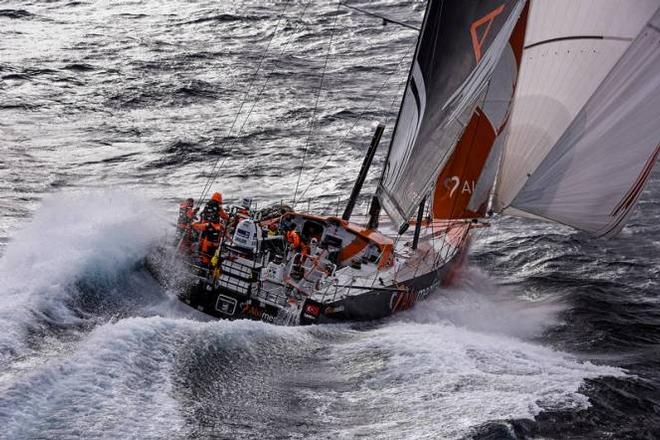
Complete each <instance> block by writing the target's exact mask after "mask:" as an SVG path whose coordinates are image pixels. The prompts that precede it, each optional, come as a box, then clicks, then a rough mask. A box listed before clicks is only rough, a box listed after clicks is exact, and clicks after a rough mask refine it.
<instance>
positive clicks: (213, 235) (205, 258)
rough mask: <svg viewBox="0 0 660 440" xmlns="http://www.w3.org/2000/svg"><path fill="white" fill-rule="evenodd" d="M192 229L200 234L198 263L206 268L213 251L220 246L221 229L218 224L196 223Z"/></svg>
mask: <svg viewBox="0 0 660 440" xmlns="http://www.w3.org/2000/svg"><path fill="white" fill-rule="evenodd" d="M192 227H193V228H194V229H195V230H197V231H199V232H200V236H199V262H200V263H201V264H202V265H204V266H208V265H209V263H210V262H211V258H212V257H213V255H214V254H215V251H216V250H217V249H218V246H220V239H221V238H222V232H223V227H222V225H221V224H220V223H213V222H198V223H193V225H192Z"/></svg>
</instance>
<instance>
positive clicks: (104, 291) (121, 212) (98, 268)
mask: <svg viewBox="0 0 660 440" xmlns="http://www.w3.org/2000/svg"><path fill="white" fill-rule="evenodd" d="M159 213H160V208H159V207H158V206H157V205H155V204H154V203H153V202H149V201H148V200H146V199H144V198H141V197H139V196H135V195H133V194H131V193H130V192H128V191H122V190H114V191H96V192H94V191H92V192H85V193H68V194H64V193H61V194H55V195H52V196H47V197H46V198H44V200H43V202H42V205H41V207H40V208H39V209H38V210H37V211H36V213H35V216H34V218H33V219H32V220H31V221H29V222H27V224H26V225H25V227H24V228H23V229H22V230H20V231H19V232H18V233H16V234H15V236H14V238H13V239H12V240H11V241H10V242H9V244H8V245H7V246H6V249H5V253H4V255H3V256H2V259H0V285H1V286H2V289H1V290H0V353H2V355H1V357H0V365H6V364H7V363H8V362H10V361H11V360H13V359H17V358H19V359H20V358H22V357H24V356H27V355H30V354H33V352H34V351H35V350H38V349H39V346H40V341H42V340H43V339H44V338H45V337H48V336H52V335H55V334H57V333H58V329H60V330H61V331H64V330H66V329H84V328H87V327H88V326H89V325H90V324H91V323H94V322H97V321H98V320H99V319H100V320H101V321H103V320H107V319H109V315H112V314H113V313H115V314H116V313H120V312H122V310H121V307H123V308H124V309H126V308H128V307H129V304H130V302H131V301H133V300H134V299H135V297H138V298H140V297H141V298H143V299H144V298H145V296H147V295H149V294H151V295H159V294H158V293H157V292H156V291H155V287H151V290H149V289H147V288H145V287H146V285H145V283H148V278H145V276H144V275H140V274H139V269H140V267H139V265H140V262H141V260H142V258H143V257H144V255H145V254H146V253H147V252H148V250H149V248H150V246H151V245H152V244H153V243H154V242H155V241H156V240H157V239H158V238H159V237H160V236H161V235H162V233H163V231H164V227H165V225H166V223H165V222H164V221H163V218H164V217H163V216H161V215H160V214H159ZM136 271H138V272H136ZM136 279H137V280H142V284H140V283H138V284H135V283H136ZM131 283H133V284H131ZM136 286H140V287H143V289H135V287H136ZM127 292H130V293H131V294H132V295H133V296H134V298H130V297H128V296H125V295H126V294H127ZM161 295H162V294H161ZM113 304H114V305H113Z"/></svg>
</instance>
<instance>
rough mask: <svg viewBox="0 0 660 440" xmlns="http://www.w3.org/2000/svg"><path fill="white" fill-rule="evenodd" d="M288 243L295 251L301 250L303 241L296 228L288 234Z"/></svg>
mask: <svg viewBox="0 0 660 440" xmlns="http://www.w3.org/2000/svg"><path fill="white" fill-rule="evenodd" d="M286 241H287V242H288V243H289V244H290V245H291V247H292V248H293V249H294V250H301V248H302V240H300V235H299V234H298V233H297V232H296V227H295V226H293V227H292V228H291V229H290V230H289V231H288V232H287V233H286Z"/></svg>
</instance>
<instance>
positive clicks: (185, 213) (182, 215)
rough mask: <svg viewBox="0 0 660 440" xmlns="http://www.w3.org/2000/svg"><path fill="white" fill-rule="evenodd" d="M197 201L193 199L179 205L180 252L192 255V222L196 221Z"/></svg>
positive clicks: (178, 235) (177, 227)
mask: <svg viewBox="0 0 660 440" xmlns="http://www.w3.org/2000/svg"><path fill="white" fill-rule="evenodd" d="M194 204H195V201H194V200H193V199H191V198H189V199H186V201H184V202H181V204H180V205H179V218H178V220H177V225H176V229H177V240H178V242H179V248H178V250H179V251H181V252H186V253H190V252H191V251H192V244H193V241H194V237H193V231H192V228H191V226H192V222H193V220H194V219H195V214H196V213H197V210H196V209H195V208H194Z"/></svg>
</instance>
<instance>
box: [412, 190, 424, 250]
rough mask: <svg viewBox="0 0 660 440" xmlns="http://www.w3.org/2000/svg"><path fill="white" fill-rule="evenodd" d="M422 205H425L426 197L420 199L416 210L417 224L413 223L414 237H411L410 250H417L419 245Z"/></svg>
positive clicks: (422, 214)
mask: <svg viewBox="0 0 660 440" xmlns="http://www.w3.org/2000/svg"><path fill="white" fill-rule="evenodd" d="M424 205H426V197H424V198H423V199H422V203H420V204H419V209H418V210H417V223H415V235H414V236H413V242H412V248H413V249H417V244H418V243H419V233H420V231H421V230H422V219H423V218H424Z"/></svg>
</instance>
